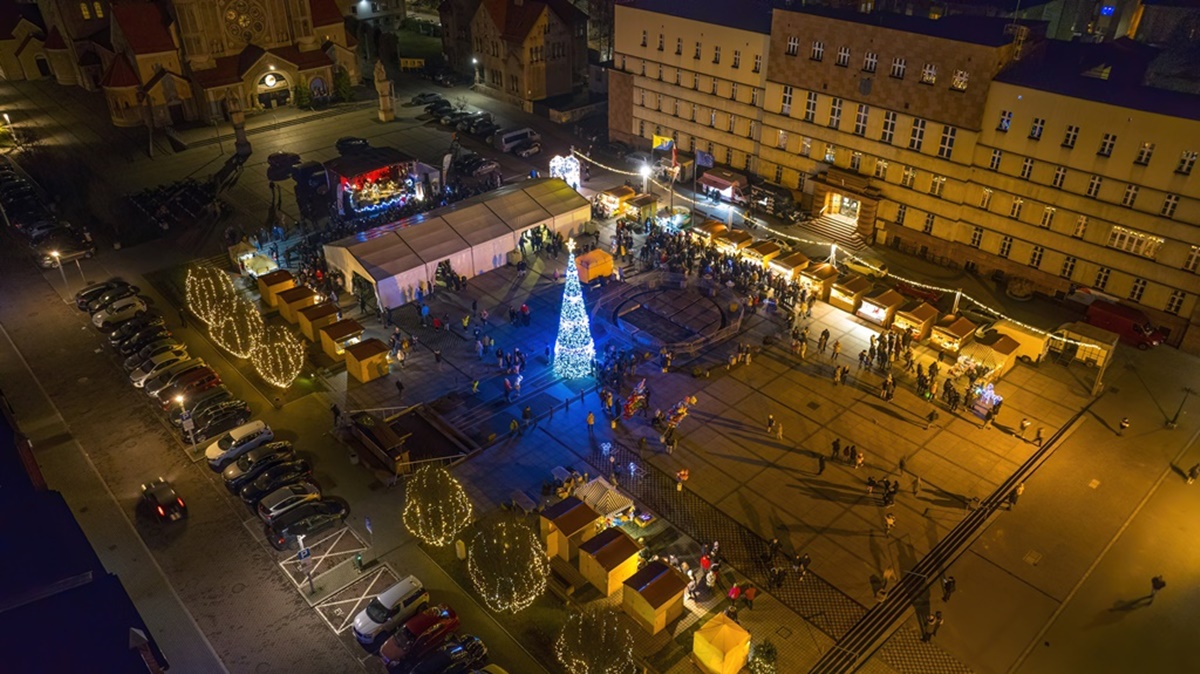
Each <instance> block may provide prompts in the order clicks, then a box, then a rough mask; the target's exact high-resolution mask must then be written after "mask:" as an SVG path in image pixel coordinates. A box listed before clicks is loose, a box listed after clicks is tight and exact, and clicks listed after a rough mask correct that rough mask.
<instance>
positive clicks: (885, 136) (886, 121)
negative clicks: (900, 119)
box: [879, 110, 896, 145]
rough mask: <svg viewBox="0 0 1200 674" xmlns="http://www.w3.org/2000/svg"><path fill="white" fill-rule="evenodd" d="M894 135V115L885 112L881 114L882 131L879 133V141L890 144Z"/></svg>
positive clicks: (888, 111)
mask: <svg viewBox="0 0 1200 674" xmlns="http://www.w3.org/2000/svg"><path fill="white" fill-rule="evenodd" d="M895 135H896V113H894V112H892V111H891V110H887V111H885V112H884V113H883V131H881V132H880V133H879V140H880V141H882V142H884V143H888V144H889V145H890V144H891V142H892V138H893V137H895Z"/></svg>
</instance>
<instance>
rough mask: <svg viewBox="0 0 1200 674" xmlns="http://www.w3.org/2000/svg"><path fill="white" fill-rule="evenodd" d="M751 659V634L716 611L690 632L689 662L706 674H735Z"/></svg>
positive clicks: (731, 619)
mask: <svg viewBox="0 0 1200 674" xmlns="http://www.w3.org/2000/svg"><path fill="white" fill-rule="evenodd" d="M749 658H750V633H749V632H747V631H746V630H745V628H743V627H742V626H741V625H739V624H737V622H736V621H734V620H733V618H730V617H729V616H727V615H725V614H724V613H718V614H716V615H715V616H713V618H712V620H709V621H708V622H706V623H704V625H703V626H701V627H700V629H698V630H696V633H695V634H693V635H692V664H694V665H696V668H697V669H699V670H700V671H702V672H704V673H705V674H738V672H740V671H742V667H745V666H746V660H748V659H749Z"/></svg>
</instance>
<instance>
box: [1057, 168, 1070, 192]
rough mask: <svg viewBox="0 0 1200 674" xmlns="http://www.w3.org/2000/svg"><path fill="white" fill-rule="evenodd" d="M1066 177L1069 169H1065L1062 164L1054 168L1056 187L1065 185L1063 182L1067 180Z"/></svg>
mask: <svg viewBox="0 0 1200 674" xmlns="http://www.w3.org/2000/svg"><path fill="white" fill-rule="evenodd" d="M1066 179H1067V169H1065V168H1063V167H1061V166H1059V167H1058V168H1056V169H1054V186H1055V187H1058V188H1061V187H1062V186H1063V182H1065V181H1066Z"/></svg>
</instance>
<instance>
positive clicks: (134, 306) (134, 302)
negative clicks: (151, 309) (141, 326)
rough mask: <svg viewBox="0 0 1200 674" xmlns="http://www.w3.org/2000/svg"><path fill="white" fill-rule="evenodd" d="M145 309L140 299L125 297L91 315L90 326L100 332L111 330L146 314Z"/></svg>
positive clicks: (144, 304)
mask: <svg viewBox="0 0 1200 674" xmlns="http://www.w3.org/2000/svg"><path fill="white" fill-rule="evenodd" d="M147 308H148V307H147V306H146V303H145V302H144V301H143V300H142V298H140V297H125V298H122V299H119V300H117V301H116V302H113V303H112V304H109V305H108V306H107V307H105V308H104V309H102V310H100V311H97V312H96V313H95V314H92V325H94V326H96V327H97V328H99V329H101V330H113V329H116V328H118V327H120V326H121V324H122V323H124V322H126V321H130V320H133V319H135V318H137V317H138V316H141V315H142V314H144V313H146V309H147Z"/></svg>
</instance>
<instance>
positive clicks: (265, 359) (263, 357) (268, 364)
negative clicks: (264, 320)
mask: <svg viewBox="0 0 1200 674" xmlns="http://www.w3.org/2000/svg"><path fill="white" fill-rule="evenodd" d="M250 362H251V363H252V364H253V365H254V371H255V372H257V373H258V376H260V377H262V378H263V380H264V381H266V382H267V383H268V384H271V385H272V386H277V387H279V388H288V387H289V386H291V385H292V382H293V381H295V380H296V377H298V376H300V370H301V369H302V368H303V367H304V344H303V343H301V342H300V340H298V339H296V338H295V337H294V336H293V335H292V333H290V332H288V331H287V330H285V329H283V328H281V327H279V326H276V325H272V326H269V327H268V328H267V329H266V331H264V333H263V337H262V339H261V340H260V341H259V342H258V344H257V345H256V346H255V347H254V351H253V353H251V355H250Z"/></svg>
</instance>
